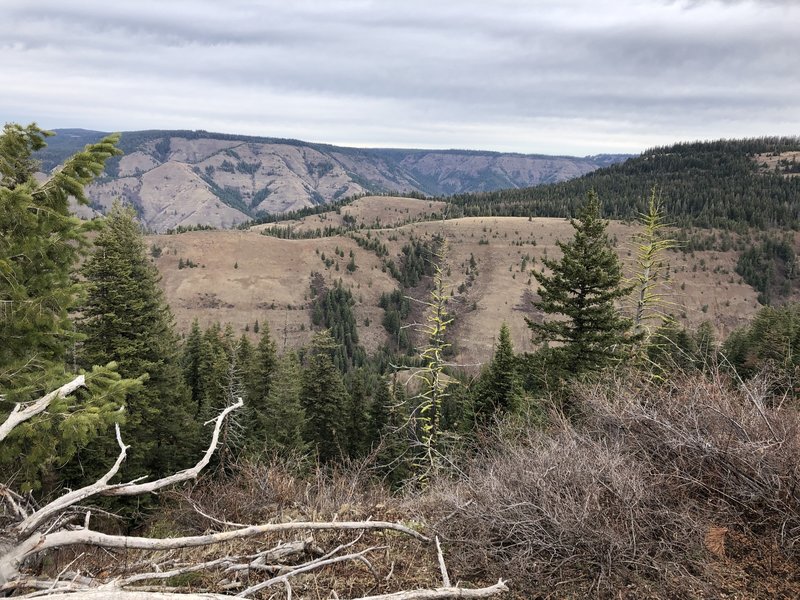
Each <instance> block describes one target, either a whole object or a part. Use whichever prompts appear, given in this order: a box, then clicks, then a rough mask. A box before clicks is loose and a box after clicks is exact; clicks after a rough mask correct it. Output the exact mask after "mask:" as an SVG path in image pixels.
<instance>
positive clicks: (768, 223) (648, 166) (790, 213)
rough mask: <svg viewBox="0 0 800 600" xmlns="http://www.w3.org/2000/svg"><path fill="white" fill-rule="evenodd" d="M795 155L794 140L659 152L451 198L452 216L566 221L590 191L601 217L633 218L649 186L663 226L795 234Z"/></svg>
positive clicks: (799, 210)
mask: <svg viewBox="0 0 800 600" xmlns="http://www.w3.org/2000/svg"><path fill="white" fill-rule="evenodd" d="M798 150H800V138H798V137H780V138H779V137H765V138H756V139H745V140H721V141H716V142H691V143H680V144H675V145H673V146H666V147H658V148H653V149H651V150H648V151H646V152H644V153H642V155H641V156H637V157H635V158H630V159H628V160H626V161H625V162H622V163H618V164H614V165H611V166H608V167H604V168H602V169H598V170H597V171H593V172H592V173H588V174H586V175H583V176H582V177H578V178H576V179H572V180H570V181H565V182H561V183H554V184H549V185H543V186H538V187H530V188H525V189H519V190H500V191H496V192H487V193H479V194H464V195H456V196H454V197H453V198H452V199H451V200H452V203H453V204H454V205H455V206H456V207H458V208H460V211H453V212H452V214H454V215H458V214H463V215H513V216H530V215H532V216H547V217H566V216H570V215H573V214H575V210H576V208H577V207H578V206H579V205H580V204H581V203H582V202H583V201H584V199H585V198H586V194H587V193H588V192H589V190H592V189H594V190H595V191H596V192H597V194H598V196H599V197H600V199H601V201H602V203H603V212H604V215H605V216H606V217H609V218H613V219H635V218H636V217H637V216H638V214H639V213H641V212H643V211H644V210H645V207H646V198H647V197H648V196H649V194H650V190H651V189H652V188H653V187H654V186H655V187H656V188H657V190H658V193H659V195H660V196H661V198H662V199H663V202H664V209H665V212H666V214H668V215H669V219H670V221H671V222H673V223H674V224H676V225H679V226H690V225H691V226H697V227H719V228H727V229H737V230H743V229H746V228H748V227H756V228H761V229H766V228H774V227H778V228H787V229H797V228H798V227H800V177H798V176H797V174H796V171H794V168H795V166H796V164H797V163H796V153H797V151H798ZM782 156H785V157H787V158H783V159H782V158H781V157H782ZM793 165H794V166H793Z"/></svg>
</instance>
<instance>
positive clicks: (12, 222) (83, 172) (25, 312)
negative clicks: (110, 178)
mask: <svg viewBox="0 0 800 600" xmlns="http://www.w3.org/2000/svg"><path fill="white" fill-rule="evenodd" d="M49 135H51V134H50V133H48V132H46V131H43V130H41V129H39V128H38V127H37V126H36V125H29V126H27V127H22V126H20V125H15V124H7V125H6V126H5V127H4V129H3V131H2V134H0V421H2V420H3V419H4V417H5V415H6V414H7V413H8V412H10V411H11V410H12V409H13V407H14V404H15V403H17V402H26V401H29V400H32V399H34V398H38V397H39V396H41V395H44V394H45V393H47V392H49V391H51V390H52V389H55V388H56V387H58V386H59V385H61V384H63V383H65V382H66V381H68V380H70V379H71V378H72V377H73V376H74V374H69V373H67V370H66V363H67V361H68V359H69V356H68V353H69V351H71V349H72V348H73V345H74V344H75V342H76V341H77V339H78V336H77V335H76V333H75V330H74V327H73V325H72V322H71V321H70V318H69V314H70V311H72V310H74V308H75V306H76V304H77V301H78V297H79V293H80V290H81V287H82V286H81V284H80V283H79V282H78V281H77V279H76V278H75V277H74V269H75V268H76V266H77V262H78V259H79V258H80V257H81V256H83V254H84V253H85V249H86V247H87V240H86V235H85V234H86V232H87V230H88V226H87V225H86V224H84V223H82V222H81V221H80V220H78V219H77V218H75V217H74V216H72V215H71V214H70V212H69V199H70V197H71V198H74V199H75V200H77V202H78V203H80V204H87V203H88V200H87V198H86V196H85V194H84V191H83V187H84V186H85V185H86V184H88V183H89V182H91V181H92V179H93V178H94V177H95V176H97V175H99V174H100V173H101V172H102V171H103V166H104V163H105V161H106V160H107V159H108V158H110V157H111V156H114V155H117V154H120V152H119V150H117V149H116V148H115V147H114V145H115V144H116V142H117V140H118V138H119V136H116V135H114V136H109V137H106V138H104V139H103V140H101V141H100V142H98V143H96V144H90V145H88V146H86V148H85V149H84V150H83V151H81V152H79V153H77V154H75V155H74V156H72V157H71V158H69V159H67V161H66V162H65V163H64V164H63V165H62V166H61V168H60V169H58V170H57V171H55V172H54V173H53V174H52V175H51V176H50V177H49V178H48V179H46V180H45V181H44V182H42V183H39V182H38V181H37V180H36V178H35V177H34V175H35V173H36V171H37V170H38V163H37V161H36V160H35V159H34V158H33V153H34V152H35V151H37V150H41V149H42V148H44V147H45V146H46V144H45V141H44V140H45V138H46V137H47V136H49ZM110 360H112V359H111V358H110V357H102V358H100V359H98V361H97V364H99V365H105V364H106V363H108V362H109V361H110ZM110 367H113V365H110ZM135 385H136V382H135V381H131V380H121V379H120V377H119V375H118V374H116V373H114V372H113V369H111V368H93V369H92V370H91V372H89V373H87V388H86V389H83V390H80V391H79V392H78V393H76V394H75V395H73V396H71V397H70V398H69V399H63V400H59V401H57V402H55V403H54V404H52V405H51V406H50V408H49V410H48V411H47V412H46V413H43V414H41V415H39V416H37V417H35V418H33V419H31V420H30V421H28V422H26V423H25V424H24V425H23V426H20V427H18V428H16V429H15V430H14V431H13V432H12V434H11V436H10V437H9V438H8V439H7V440H6V442H5V443H4V445H3V448H2V451H0V472H2V473H4V474H7V476H8V477H10V476H11V475H12V474H14V476H15V477H16V478H17V479H18V482H19V483H20V487H21V488H22V489H24V490H28V489H38V488H39V487H40V486H41V485H42V481H43V479H44V477H45V476H49V475H52V470H53V468H54V466H55V465H56V464H58V465H59V466H61V465H63V464H64V463H66V461H68V460H69V459H70V458H71V457H72V456H73V455H74V454H75V452H76V451H77V450H78V449H79V448H81V447H83V446H85V445H86V444H87V443H88V442H89V441H90V440H92V439H93V438H94V437H95V436H98V435H100V434H102V433H104V432H106V431H107V428H108V426H109V425H111V424H112V423H113V422H114V421H116V420H118V419H120V418H121V416H120V413H119V412H118V408H119V407H120V406H121V405H122V404H123V402H124V396H125V393H126V390H130V389H132V387H133V386H135ZM49 479H50V480H51V481H53V479H54V478H53V477H49Z"/></svg>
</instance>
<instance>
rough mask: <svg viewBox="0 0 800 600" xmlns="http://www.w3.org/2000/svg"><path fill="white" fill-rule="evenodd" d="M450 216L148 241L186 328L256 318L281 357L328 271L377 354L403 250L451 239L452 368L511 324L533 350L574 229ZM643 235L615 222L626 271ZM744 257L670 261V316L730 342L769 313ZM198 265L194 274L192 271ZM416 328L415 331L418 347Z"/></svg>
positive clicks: (728, 253) (682, 255) (379, 216)
mask: <svg viewBox="0 0 800 600" xmlns="http://www.w3.org/2000/svg"><path fill="white" fill-rule="evenodd" d="M445 209H446V205H445V204H444V203H437V202H434V201H427V200H419V199H413V198H387V197H365V198H360V199H358V200H356V201H354V202H352V203H351V204H349V205H347V206H345V207H341V208H340V209H339V210H338V211H331V212H328V213H321V214H317V215H311V216H308V217H305V218H303V219H296V220H294V221H293V222H292V223H291V226H292V227H293V228H294V229H297V230H299V231H314V230H316V229H317V228H318V227H319V226H320V224H324V223H333V224H335V223H339V222H342V221H345V220H347V221H349V222H350V223H351V224H352V225H353V227H352V229H351V230H350V231H349V232H345V233H341V234H339V235H329V236H323V237H311V238H307V239H281V238H278V237H274V236H266V235H261V234H260V231H261V230H263V229H264V228H265V226H264V225H260V226H255V227H253V228H251V229H248V230H235V231H223V230H219V231H192V232H187V233H182V234H173V235H156V236H150V237H149V238H148V244H150V246H151V247H153V248H157V251H156V252H155V254H158V258H157V259H155V260H156V264H157V265H158V268H159V270H160V272H161V274H162V277H163V287H164V289H165V292H166V296H167V299H168V301H169V303H170V305H171V306H172V309H173V311H174V313H175V315H176V319H177V323H178V327H179V329H180V330H181V331H187V330H188V328H189V327H190V325H191V322H192V320H193V319H195V318H197V319H198V320H199V321H200V323H201V324H202V325H208V324H210V323H213V322H217V321H219V322H221V323H231V324H232V325H233V326H234V328H235V329H236V330H237V331H240V332H241V331H245V329H246V328H247V329H249V330H250V331H252V330H253V326H254V325H255V322H256V320H258V321H259V322H260V323H261V324H262V325H263V323H265V322H266V323H268V324H269V326H270V328H271V330H272V332H273V336H274V337H275V339H276V340H277V341H278V345H279V349H280V348H281V347H298V346H301V345H303V344H305V343H307V342H308V341H309V340H310V338H311V335H312V314H311V313H312V302H313V293H312V290H311V283H312V273H319V274H320V276H321V277H322V281H324V285H325V286H327V287H328V288H330V287H332V286H334V285H336V283H337V282H341V285H342V286H343V287H344V288H345V289H348V290H350V291H351V292H352V294H353V298H354V301H355V304H354V307H353V309H354V312H355V315H356V321H357V325H358V335H359V336H360V342H361V343H362V344H363V345H364V346H365V347H366V349H367V351H375V350H377V349H378V348H379V347H380V346H382V345H384V344H386V343H387V342H389V338H388V334H387V331H386V330H385V329H384V327H383V326H382V322H383V320H384V317H385V314H386V313H385V311H384V309H383V308H381V306H380V303H381V296H382V295H383V294H390V293H391V292H392V291H394V290H396V289H398V287H399V285H400V284H399V282H398V281H397V279H396V278H395V277H394V276H393V273H392V270H391V269H390V268H387V264H388V262H389V261H390V260H391V261H393V263H394V264H396V265H400V264H401V263H402V261H403V260H404V258H403V256H404V253H403V248H404V247H407V246H408V245H409V244H411V243H412V240H417V241H420V242H425V241H426V240H427V241H429V240H431V239H432V238H433V237H434V236H439V237H441V238H442V239H444V240H445V241H446V265H445V267H444V268H445V273H446V275H447V276H446V283H447V286H448V289H449V290H450V293H451V294H452V299H451V302H450V305H449V309H450V310H451V311H452V313H453V314H454V316H455V319H456V320H455V322H454V325H453V327H452V335H451V338H452V340H453V341H454V342H455V343H456V346H455V348H454V354H455V355H454V357H453V360H454V361H455V362H458V363H460V364H464V365H476V364H478V363H482V362H484V361H486V360H487V359H488V358H489V357H490V356H491V353H492V349H493V345H494V342H495V337H496V335H497V332H498V331H499V329H500V325H501V324H502V323H503V322H506V323H508V325H509V327H510V329H511V333H512V337H513V341H514V344H515V347H516V348H517V350H519V351H523V350H531V349H532V346H531V343H530V335H529V331H528V329H527V327H526V325H525V321H524V317H526V316H527V317H530V318H538V317H537V315H536V314H535V312H534V311H533V307H532V305H531V300H532V299H533V298H534V295H535V294H536V281H535V279H532V277H531V275H530V271H531V270H532V269H534V268H538V267H539V266H540V263H539V261H540V260H541V258H542V257H543V256H550V257H554V256H558V252H559V250H558V248H557V246H556V245H555V242H556V240H558V239H563V240H566V239H568V238H569V237H571V235H572V228H571V226H570V224H569V222H568V221H567V220H565V219H563V218H531V219H529V218H527V217H463V218H458V219H446V220H441V219H440V218H437V215H440V214H441V211H443V210H445ZM414 219H422V220H414ZM376 221H379V222H380V224H381V226H380V227H376V226H375V223H376ZM409 221H411V222H409ZM362 223H363V224H364V225H365V228H364V229H361V228H360V225H361V224H362ZM637 230H638V228H637V226H635V225H631V224H628V223H624V222H620V221H613V222H612V223H611V224H610V228H609V232H610V235H611V236H612V237H613V238H614V239H615V240H616V241H617V250H618V252H619V254H620V257H621V258H622V259H623V261H624V262H626V263H628V264H630V261H631V250H632V242H631V238H632V236H633V234H634V233H635V232H636V231H637ZM382 248H385V254H384V253H383V250H382ZM351 253H352V255H351ZM351 256H352V260H353V262H354V264H355V267H356V268H355V269H354V270H352V271H350V270H348V268H347V264H348V262H349V261H350V260H351ZM737 257H738V253H737V251H736V250H734V249H728V250H724V251H723V250H720V249H716V250H697V251H694V252H672V253H670V254H669V255H668V257H667V259H668V262H669V276H668V279H667V280H666V281H664V282H663V291H664V293H665V294H666V295H667V300H668V304H667V306H666V310H667V312H670V313H672V314H673V315H674V317H675V319H676V320H677V321H678V323H679V324H681V325H684V326H687V327H690V328H695V327H697V326H698V325H699V324H700V323H702V322H704V321H710V322H711V323H712V325H713V326H714V328H715V330H716V331H717V332H718V333H720V334H721V335H726V334H728V333H729V332H730V331H732V330H733V329H734V328H736V327H737V326H739V325H741V324H743V323H745V322H747V321H748V320H749V319H750V318H751V317H752V315H753V314H755V312H756V311H757V310H758V309H759V308H760V304H759V303H758V301H757V296H758V293H757V292H756V290H754V289H753V288H752V287H751V286H750V285H748V284H747V283H746V282H744V281H743V280H742V278H741V277H740V276H739V275H737V274H736V273H735V267H736V262H737ZM189 262H191V264H193V265H196V266H195V267H191V268H187V267H186V266H185V265H186V264H187V263H189ZM181 265H183V267H184V268H180V267H181ZM404 293H405V294H408V295H409V296H411V297H413V298H415V299H417V300H425V299H427V295H428V289H427V283H426V281H425V280H423V281H422V282H421V283H418V284H417V285H415V286H412V287H410V288H407V289H405V290H404ZM417 305H418V303H415V302H412V314H411V315H409V317H408V318H407V323H408V324H411V323H413V322H415V321H416V322H419V321H420V320H421V318H422V315H421V313H420V312H419V311H418V312H417V313H414V308H413V307H414V306H417ZM413 330H414V328H413V327H409V328H408V331H409V332H411V336H412V338H413V335H414V334H413ZM412 341H413V340H412Z"/></svg>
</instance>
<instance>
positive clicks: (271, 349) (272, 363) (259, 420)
mask: <svg viewBox="0 0 800 600" xmlns="http://www.w3.org/2000/svg"><path fill="white" fill-rule="evenodd" d="M277 366H278V356H277V351H276V345H275V340H273V339H272V335H270V329H269V325H268V324H267V323H266V322H264V325H263V327H261V337H260V338H259V340H258V345H257V346H256V348H255V350H254V351H253V357H252V360H251V363H250V367H249V369H250V371H249V373H250V374H249V378H248V382H247V399H246V402H245V411H244V412H245V415H246V426H245V430H246V431H245V437H246V438H247V439H248V440H261V439H263V433H262V432H261V429H262V428H263V426H264V419H265V417H264V411H265V406H266V404H267V399H268V398H269V395H270V392H271V391H272V386H273V380H274V379H275V372H276V369H277ZM248 443H249V441H248Z"/></svg>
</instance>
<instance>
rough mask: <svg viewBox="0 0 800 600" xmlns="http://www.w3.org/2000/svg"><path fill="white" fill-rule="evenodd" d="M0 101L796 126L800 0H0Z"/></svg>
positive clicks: (551, 129) (568, 130)
mask: <svg viewBox="0 0 800 600" xmlns="http://www.w3.org/2000/svg"><path fill="white" fill-rule="evenodd" d="M0 22H2V23H3V24H4V27H3V33H2V36H0V52H1V53H0V56H2V61H0V76H2V81H3V84H2V85H0V114H2V115H3V117H4V119H5V120H8V121H22V122H27V121H32V120H35V121H37V122H39V123H40V124H42V125H44V126H47V127H69V126H75V127H86V128H91V129H102V130H130V129H153V128H169V129H173V128H188V129H207V130H216V131H225V132H230V133H241V134H250V135H269V136H279V137H293V138H299V139H305V140H312V141H320V142H328V143H335V144H345V145H358V146H404V147H439V148H451V147H452V148H476V149H495V150H512V151H519V152H545V153H564V154H590V153H597V152H628V151H639V150H642V149H644V148H645V147H648V146H652V145H656V144H664V143H670V142H673V141H677V140H685V139H707V138H718V137H743V136H753V135H765V134H798V133H800V102H798V100H797V99H798V98H800V67H799V66H798V63H797V57H798V50H797V43H796V39H797V30H798V26H799V25H800V3H798V2H794V1H786V2H780V1H777V0H774V1H766V0H762V1H760V2H756V1H732V0H728V1H718V0H708V1H705V0H694V1H683V2H667V1H664V2H658V1H654V0H615V1H614V2H605V3H604V2H596V1H592V0H561V1H558V0H552V1H530V0H494V1H492V2H485V0H481V1H478V0H439V1H434V2H431V1H430V0H427V1H423V0H405V1H404V2H388V1H384V2H380V1H378V0H375V1H368V0H327V1H325V0H319V1H311V0H293V1H292V2H278V1H273V0H260V1H258V0H257V1H247V2H245V1H243V0H234V1H226V2H219V1H218V0H171V1H167V2H165V1H164V0H160V1H154V0H138V1H136V2H132V1H123V2H108V1H107V0H103V1H98V0H82V1H81V2H75V3H69V2H63V0H58V1H56V0H37V1H36V2H30V1H29V0H4V2H3V3H2V6H0Z"/></svg>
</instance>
